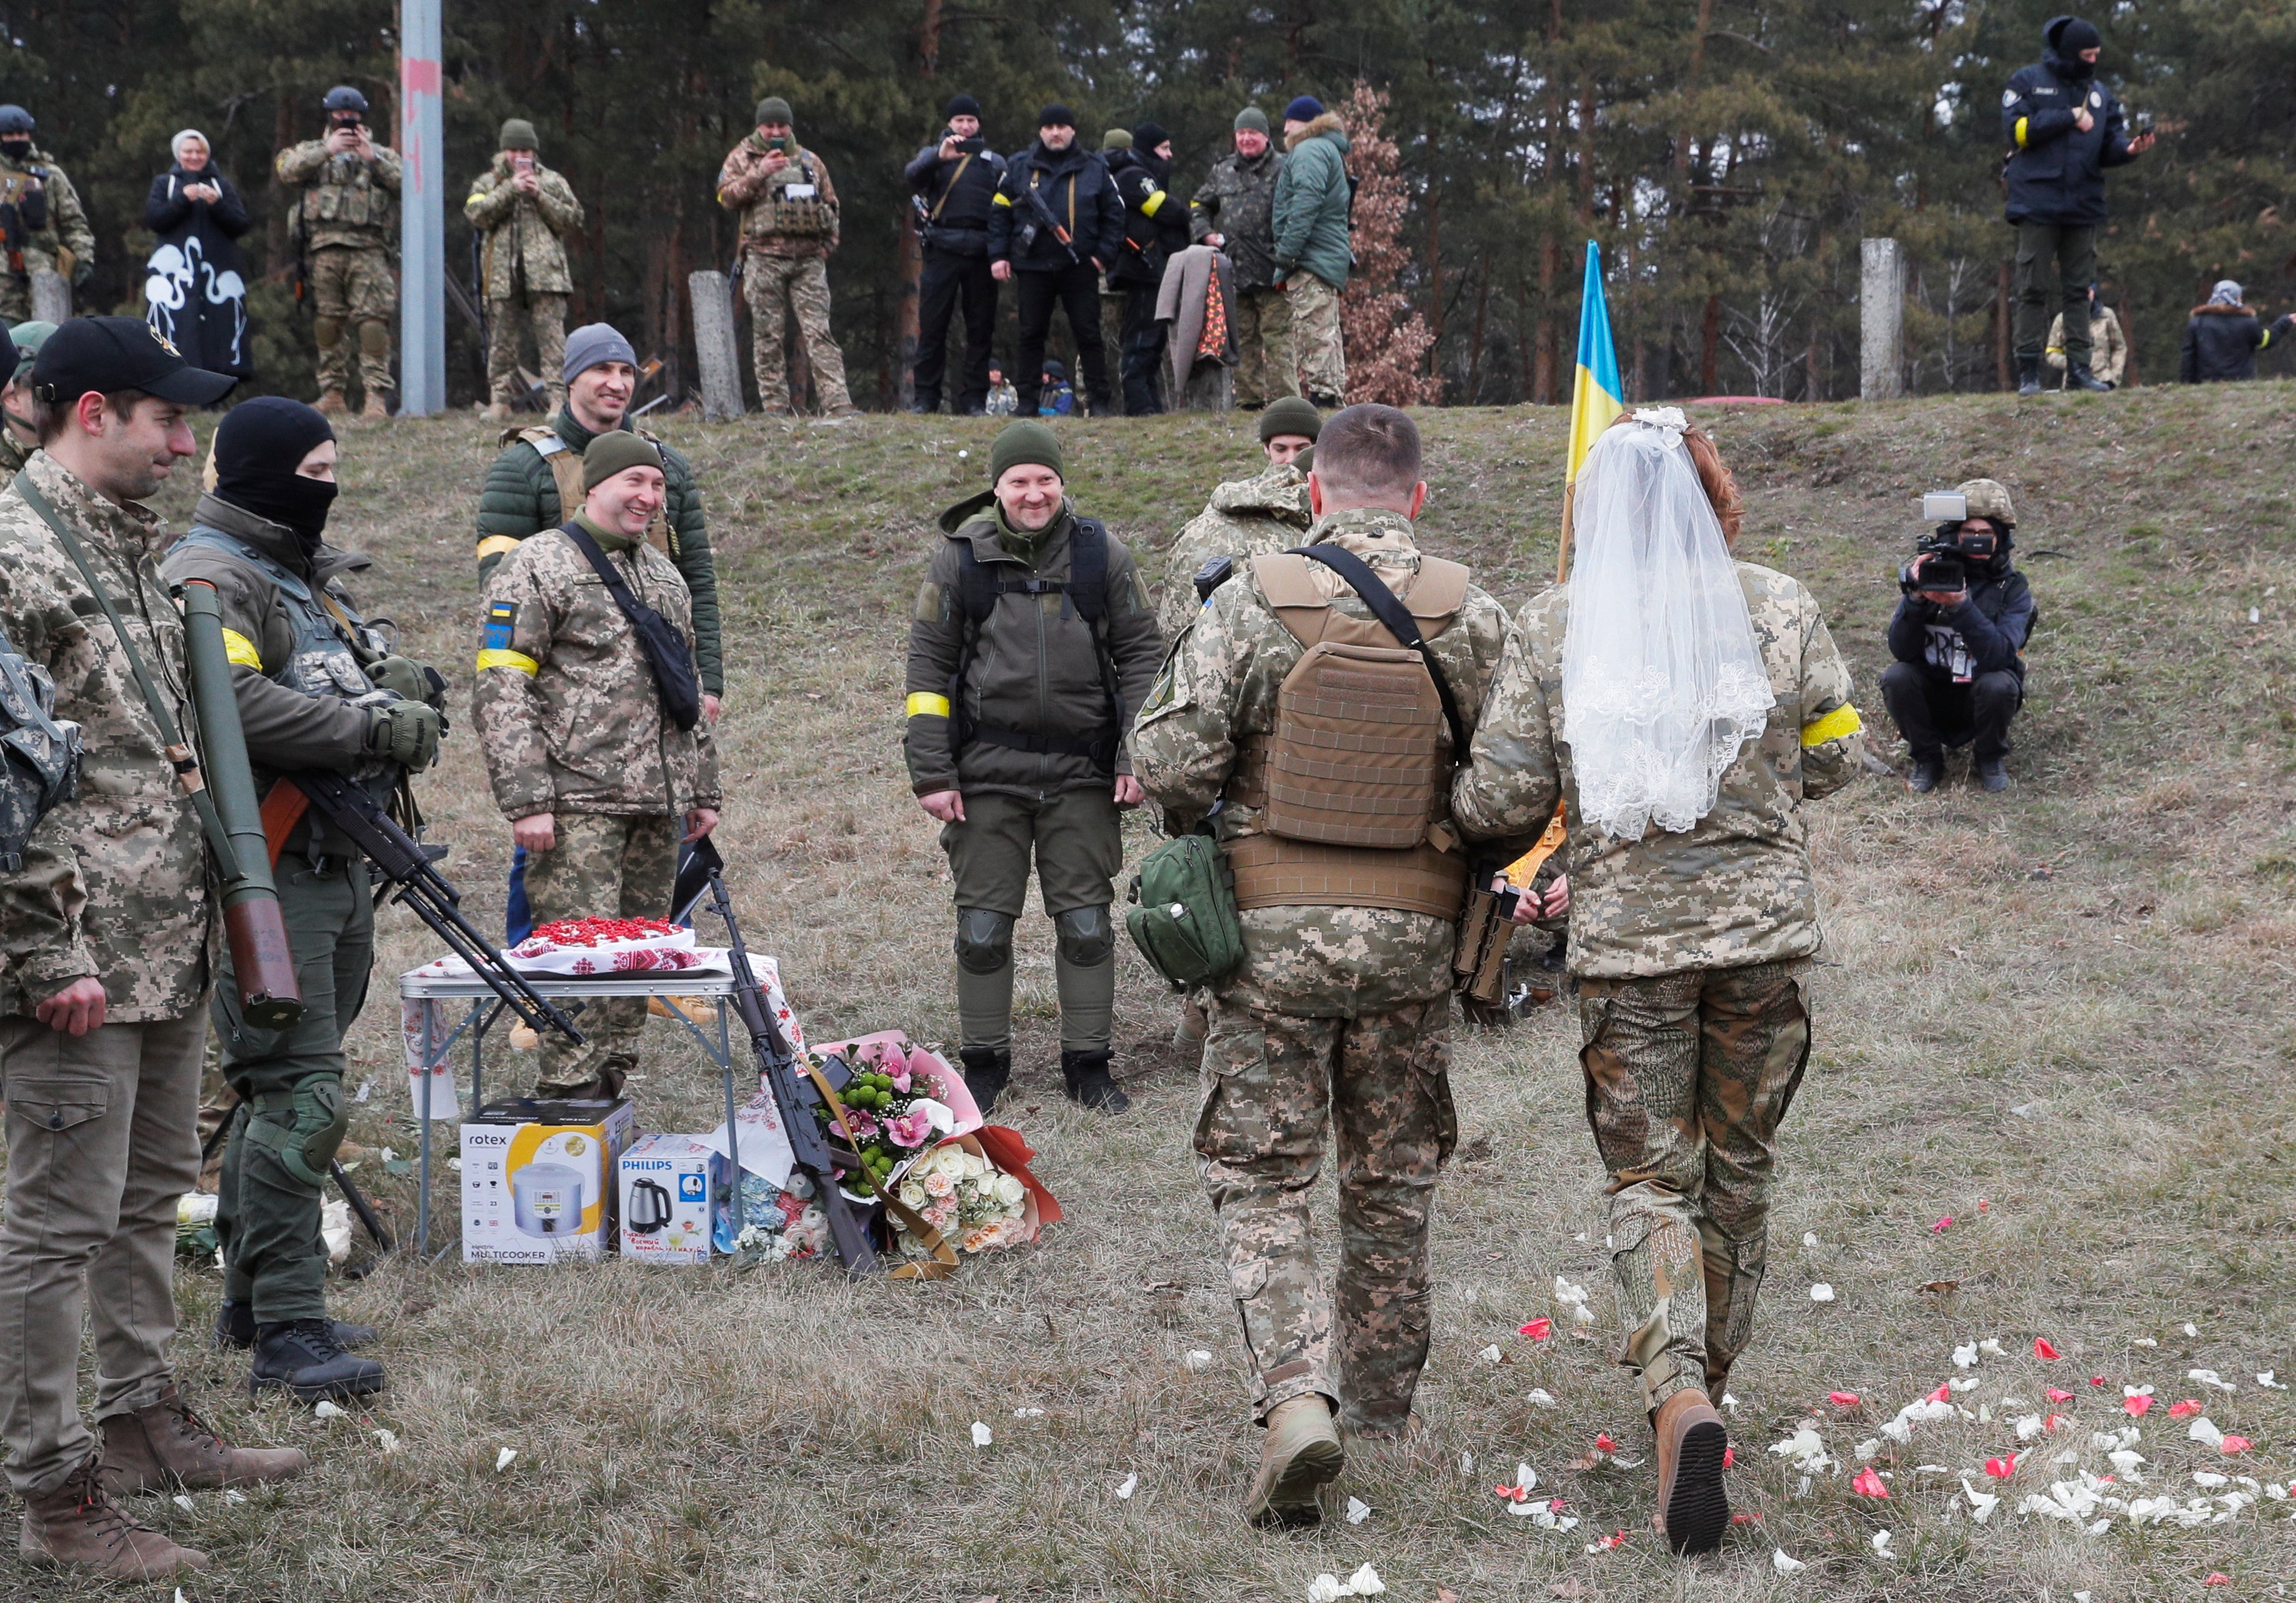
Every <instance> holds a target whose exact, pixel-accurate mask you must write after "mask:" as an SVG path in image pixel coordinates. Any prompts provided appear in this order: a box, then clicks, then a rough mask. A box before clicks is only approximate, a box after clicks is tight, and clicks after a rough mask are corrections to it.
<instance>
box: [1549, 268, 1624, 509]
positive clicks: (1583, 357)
mask: <svg viewBox="0 0 2296 1603" xmlns="http://www.w3.org/2000/svg"><path fill="white" fill-rule="evenodd" d="M1623 389H1625V386H1624V385H1623V384H1621V383H1620V382H1619V349H1618V347H1617V346H1616V345H1614V344H1612V343H1611V307H1610V303H1609V302H1608V301H1606V300H1603V248H1602V247H1601V246H1600V245H1598V244H1596V243H1595V242H1594V241H1593V240H1591V239H1590V240H1588V241H1587V284H1586V287H1585V288H1584V289H1583V290H1581V291H1580V292H1579V373H1578V376H1577V378H1576V379H1575V380H1574V381H1573V382H1572V384H1571V386H1570V468H1569V471H1568V472H1567V473H1564V474H1563V477H1562V481H1563V482H1564V483H1565V484H1576V483H1577V482H1578V481H1579V464H1580V463H1582V462H1584V461H1586V460H1587V452H1588V451H1590V450H1592V449H1594V448H1595V436H1596V435H1598V434H1600V433H1601V432H1603V430H1605V429H1607V428H1609V427H1610V426H1611V419H1612V418H1614V417H1616V416H1618V415H1619V414H1620V413H1621V412H1623V411H1625V410H1626V409H1627V407H1626V403H1625V402H1624V401H1622V400H1620V399H1619V394H1620V390H1623Z"/></svg>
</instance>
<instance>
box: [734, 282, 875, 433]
mask: <svg viewBox="0 0 2296 1603" xmlns="http://www.w3.org/2000/svg"><path fill="white" fill-rule="evenodd" d="M742 296H743V298H744V299H746V300H748V301H749V303H750V362H751V364H752V365H753V366H754V367H755V368H756V370H757V374H758V406H759V407H761V408H763V409H764V410H765V411H767V412H768V413H774V412H788V411H789V410H791V407H790V386H789V368H788V361H789V357H788V343H787V339H786V336H785V335H784V333H783V321H782V318H783V313H784V312H785V311H786V312H791V313H794V314H795V315H796V317H797V333H798V338H799V339H800V340H803V341H805V359H806V361H807V362H808V364H810V365H811V366H812V368H813V392H814V394H815V395H816V396H817V397H818V398H819V399H820V401H821V415H823V416H824V417H843V416H845V415H848V414H849V413H850V412H851V411H852V410H853V398H852V396H850V395H849V394H848V393H847V392H846V389H845V353H844V352H843V351H841V350H840V349H837V341H835V340H834V339H832V337H831V336H830V333H829V263H828V262H827V260H825V259H823V258H821V257H818V256H767V255H765V254H763V253H762V252H759V251H750V254H749V257H748V259H746V260H745V261H744V262H743V263H742Z"/></svg>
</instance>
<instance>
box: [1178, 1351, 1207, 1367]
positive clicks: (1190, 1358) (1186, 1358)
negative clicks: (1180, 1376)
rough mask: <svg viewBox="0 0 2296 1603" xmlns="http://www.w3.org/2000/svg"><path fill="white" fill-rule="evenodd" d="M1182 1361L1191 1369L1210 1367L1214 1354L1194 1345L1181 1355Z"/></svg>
mask: <svg viewBox="0 0 2296 1603" xmlns="http://www.w3.org/2000/svg"><path fill="white" fill-rule="evenodd" d="M1180 1361H1181V1362H1182V1363H1184V1364H1185V1365H1186V1366H1187V1367H1188V1368H1189V1369H1209V1368H1210V1366H1211V1361H1212V1355H1211V1354H1210V1353H1209V1352H1205V1351H1204V1350H1203V1349H1202V1348H1201V1347H1192V1348H1190V1349H1189V1350H1188V1351H1187V1352H1185V1353H1184V1354H1182V1355H1181V1358H1180Z"/></svg>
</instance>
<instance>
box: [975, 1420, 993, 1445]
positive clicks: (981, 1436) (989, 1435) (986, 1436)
mask: <svg viewBox="0 0 2296 1603" xmlns="http://www.w3.org/2000/svg"><path fill="white" fill-rule="evenodd" d="M995 1440H996V1433H995V1432H993V1431H991V1430H990V1429H989V1428H988V1426H985V1425H983V1424H981V1423H980V1420H978V1419H975V1420H974V1421H973V1422H972V1444H973V1445H974V1446H975V1447H986V1446H988V1444H989V1443H991V1442H994V1441H995Z"/></svg>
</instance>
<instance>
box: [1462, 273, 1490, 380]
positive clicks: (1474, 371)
mask: <svg viewBox="0 0 2296 1603" xmlns="http://www.w3.org/2000/svg"><path fill="white" fill-rule="evenodd" d="M1490 309H1491V275H1490V274H1489V272H1488V270H1487V271H1485V273H1484V274H1483V275H1482V281H1481V283H1480V284H1477V285H1476V286H1475V332H1474V334H1473V335H1472V344H1471V345H1470V346H1469V347H1468V350H1467V405H1469V406H1471V407H1472V406H1474V405H1476V404H1477V403H1479V402H1480V401H1481V399H1483V319H1484V317H1485V316H1486V315H1487V314H1488V312H1489V311H1490Z"/></svg>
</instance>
